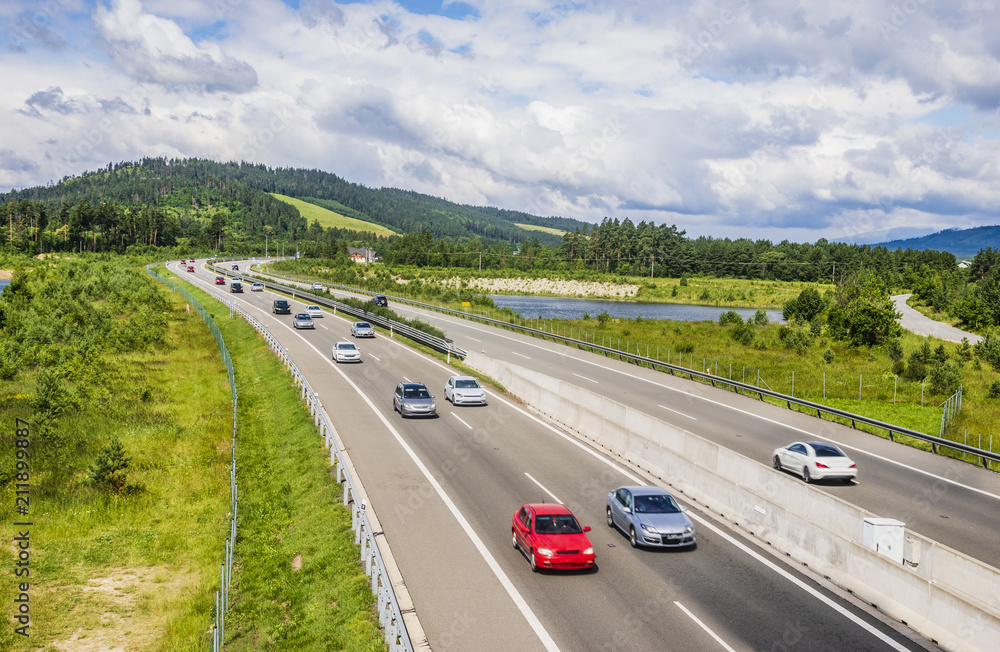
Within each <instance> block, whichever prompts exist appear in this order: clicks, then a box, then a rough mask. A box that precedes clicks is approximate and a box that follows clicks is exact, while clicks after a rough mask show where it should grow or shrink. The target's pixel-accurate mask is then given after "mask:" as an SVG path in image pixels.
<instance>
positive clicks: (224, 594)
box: [146, 263, 239, 652]
mask: <svg viewBox="0 0 1000 652" xmlns="http://www.w3.org/2000/svg"><path fill="white" fill-rule="evenodd" d="M154 264H156V265H160V264H163V263H154ZM152 266H153V265H146V273H148V274H149V275H150V276H152V277H153V278H155V279H156V280H158V281H160V282H161V283H163V284H164V285H166V286H167V287H168V288H170V289H171V290H173V291H174V292H176V293H178V294H179V295H181V296H182V297H184V299H185V300H186V301H187V302H188V303H189V304H190V305H192V306H194V308H195V310H197V311H198V315H200V316H201V319H202V321H204V322H205V324H207V325H208V327H209V330H211V331H212V335H214V336H215V342H216V344H218V346H219V352H220V353H222V362H223V364H225V365H226V373H228V374H229V388H230V390H231V391H232V395H233V441H232V446H231V447H230V448H231V451H232V458H231V460H230V466H229V498H230V507H231V509H230V514H231V518H230V520H229V537H228V538H227V539H226V543H225V548H224V550H223V555H222V568H221V570H220V578H219V590H218V591H216V592H215V616H214V620H215V622H214V623H213V625H212V650H213V652H218V650H219V648H221V647H222V645H223V642H224V641H225V636H226V614H227V613H229V589H230V586H231V584H232V579H233V548H234V546H235V545H236V512H237V509H238V507H239V499H238V497H237V492H236V490H237V487H236V413H237V407H238V405H239V402H238V399H239V397H238V395H237V393H236V375H235V371H234V369H233V358H232V357H231V356H230V355H229V349H228V348H226V342H225V340H224V339H223V337H222V331H221V330H219V325H218V324H216V323H215V320H214V319H212V315H211V313H209V312H208V310H206V309H205V307H204V306H203V305H201V303H200V302H199V301H198V300H197V299H196V298H195V297H194V295H193V294H191V292H190V291H189V290H188V289H187V288H185V287H183V286H181V285H178V284H177V283H174V282H173V281H171V280H170V279H168V278H165V277H163V276H161V275H160V274H157V273H156V272H155V271H153V270H152V269H150V268H151V267H152Z"/></svg>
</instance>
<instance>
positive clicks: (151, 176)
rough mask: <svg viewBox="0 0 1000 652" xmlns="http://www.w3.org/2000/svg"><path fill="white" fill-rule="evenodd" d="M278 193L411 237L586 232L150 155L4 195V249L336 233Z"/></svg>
mask: <svg viewBox="0 0 1000 652" xmlns="http://www.w3.org/2000/svg"><path fill="white" fill-rule="evenodd" d="M271 192H274V193H279V194H283V195H288V196H291V197H295V198H298V199H302V200H305V201H311V202H313V203H316V204H318V205H322V206H324V207H326V208H330V209H332V210H335V211H337V212H340V213H342V214H345V215H348V216H349V217H354V218H357V219H360V220H363V221H367V222H371V223H373V224H381V225H383V226H387V227H389V228H391V229H393V230H395V231H399V232H403V233H408V232H415V231H420V230H427V231H430V232H431V233H432V234H433V235H434V236H436V237H448V238H454V239H467V238H473V237H477V238H479V239H480V240H481V241H483V242H484V243H487V244H496V243H507V244H509V245H516V244H517V243H520V242H522V241H525V240H528V239H535V238H537V239H538V240H539V241H541V242H544V243H547V244H553V245H555V244H558V243H559V240H560V238H559V236H557V235H552V234H547V233H541V232H537V231H526V230H524V229H522V228H520V227H519V226H516V224H515V222H520V223H525V224H534V225H538V226H547V227H552V228H558V229H564V230H570V229H575V228H580V227H582V226H585V223H584V222H581V221H578V220H573V219H567V218H545V217H538V216H535V215H529V214H526V213H520V212H516V211H507V210H503V209H498V208H493V207H482V206H468V205H462V204H455V203H453V202H449V201H447V200H444V199H440V198H437V197H431V196H428V195H422V194H420V193H416V192H412V191H407V190H400V189H396V188H378V189H376V188H368V187H366V186H363V185H361V184H356V183H351V182H349V181H346V180H344V179H342V178H340V177H338V176H337V175H335V174H332V173H329V172H324V171H322V170H315V169H314V170H306V169H298V168H269V167H267V166H265V165H261V164H250V163H233V162H230V163H217V162H214V161H207V160H201V159H169V160H168V159H165V158H146V159H143V160H141V161H139V162H138V163H131V162H127V163H118V164H109V165H108V166H107V167H106V168H102V169H100V170H96V171H93V172H86V173H84V174H82V175H80V176H79V177H68V178H65V179H63V180H62V181H60V182H58V183H54V184H50V185H47V186H38V187H34V188H27V189H24V190H17V191H12V192H9V193H6V194H3V195H0V210H2V211H3V212H2V213H0V217H3V218H4V219H3V221H4V222H5V223H6V226H7V227H8V228H7V229H6V233H3V234H2V235H0V244H2V243H4V242H14V243H15V246H16V248H19V249H22V250H37V251H45V250H52V249H68V248H75V249H80V248H89V249H94V250H121V249H123V248H126V247H128V246H131V245H157V246H172V245H174V244H177V243H178V242H182V241H184V240H185V239H186V240H187V241H191V242H195V243H197V244H201V245H203V246H207V247H210V248H213V249H222V248H226V247H227V245H235V244H238V243H243V244H246V243H249V242H252V243H254V244H256V243H259V242H262V241H263V240H264V237H265V233H267V234H268V235H269V236H272V237H273V238H274V239H276V240H278V239H280V240H288V241H295V240H303V239H307V240H311V241H313V242H315V241H317V240H321V239H323V238H324V237H329V235H330V234H329V233H328V232H326V231H324V230H323V229H321V228H317V227H318V225H309V224H307V223H306V222H305V220H304V219H303V218H302V216H301V215H300V214H299V212H298V210H297V209H296V208H294V207H293V206H289V205H288V204H285V203H283V202H280V201H278V200H276V199H274V198H273V197H271V196H269V195H268V194H267V193H271ZM311 227H312V228H311ZM268 229H270V230H268ZM46 230H48V232H49V234H48V236H49V237H48V241H46V237H45V236H46V233H45V232H46ZM84 234H86V238H85V237H84ZM335 235H340V236H341V237H346V236H347V235H348V234H347V233H344V234H335ZM350 235H351V237H352V238H354V239H358V238H362V239H363V238H364V236H359V235H358V234H356V233H353V234H350ZM85 240H89V241H90V244H89V245H88V244H87V243H86V242H85ZM372 240H373V241H374V238H372Z"/></svg>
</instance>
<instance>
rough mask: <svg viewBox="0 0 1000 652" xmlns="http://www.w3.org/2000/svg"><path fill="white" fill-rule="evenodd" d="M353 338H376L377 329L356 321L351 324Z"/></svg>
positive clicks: (364, 322)
mask: <svg viewBox="0 0 1000 652" xmlns="http://www.w3.org/2000/svg"><path fill="white" fill-rule="evenodd" d="M351 336H352V337H375V329H374V328H372V325H371V324H369V323H368V322H366V321H356V322H354V323H353V324H351Z"/></svg>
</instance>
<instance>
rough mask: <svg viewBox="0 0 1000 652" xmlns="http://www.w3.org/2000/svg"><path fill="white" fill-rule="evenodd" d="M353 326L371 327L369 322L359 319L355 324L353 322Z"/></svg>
mask: <svg viewBox="0 0 1000 652" xmlns="http://www.w3.org/2000/svg"><path fill="white" fill-rule="evenodd" d="M355 326H356V327H357V328H371V327H372V326H371V324H369V323H368V322H366V321H359V322H358V323H357V324H355Z"/></svg>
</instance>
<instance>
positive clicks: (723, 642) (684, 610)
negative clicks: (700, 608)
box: [674, 600, 736, 652]
mask: <svg viewBox="0 0 1000 652" xmlns="http://www.w3.org/2000/svg"><path fill="white" fill-rule="evenodd" d="M674 604H675V605H677V606H678V607H680V609H681V611H683V612H684V613H686V614H687V615H688V618H690V619H691V620H693V621H694V622H696V623H698V626H699V627H701V628H702V629H704V630H705V631H706V632H708V635H709V636H711V637H712V638H714V639H715V640H716V641H717V642H718V643H719V645H721V646H722V647H723V648H724V649H726V650H729V652H736V650H734V649H733V648H731V647H730V646H729V644H728V643H726V642H725V641H723V640H722V637H720V636H719V635H718V634H716V633H715V632H713V631H712V630H711V629H709V627H708V625H706V624H705V623H703V622H701V620H699V619H698V616H695V615H694V614H693V613H691V612H690V611H688V608H687V607H685V606H684V605H682V604H681V603H680V602H678V601H677V600H674Z"/></svg>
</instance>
